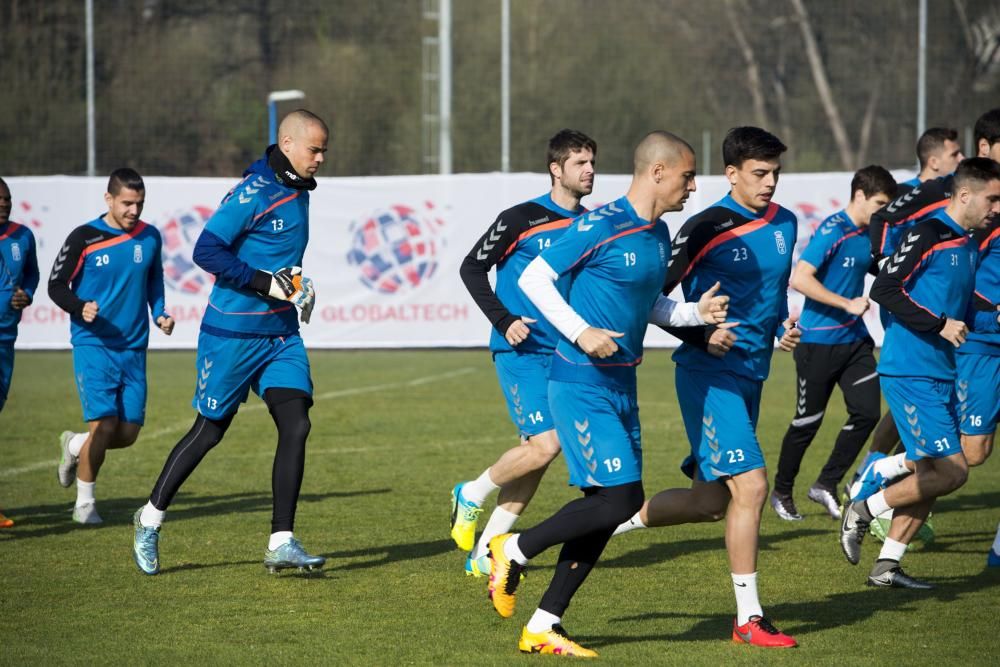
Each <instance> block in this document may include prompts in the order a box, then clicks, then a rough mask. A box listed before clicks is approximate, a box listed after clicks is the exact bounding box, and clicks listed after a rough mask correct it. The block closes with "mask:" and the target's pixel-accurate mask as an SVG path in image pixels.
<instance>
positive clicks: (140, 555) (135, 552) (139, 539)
mask: <svg viewBox="0 0 1000 667" xmlns="http://www.w3.org/2000/svg"><path fill="white" fill-rule="evenodd" d="M141 514H142V508H141V507H140V508H139V509H137V510H136V511H135V514H133V515H132V527H133V528H134V529H135V531H134V532H135V535H134V537H133V538H132V560H134V561H135V564H136V565H138V566H139V569H140V570H142V572H143V573H144V574H149V575H153V574H156V573H157V572H159V571H160V529H159V528H151V527H147V526H144V525H142V522H141V521H139V516H140V515H141Z"/></svg>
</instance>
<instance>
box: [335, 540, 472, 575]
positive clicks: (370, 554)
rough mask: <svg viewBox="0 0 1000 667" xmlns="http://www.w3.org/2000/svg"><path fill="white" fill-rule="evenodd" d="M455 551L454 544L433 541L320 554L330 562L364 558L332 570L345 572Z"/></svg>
mask: <svg viewBox="0 0 1000 667" xmlns="http://www.w3.org/2000/svg"><path fill="white" fill-rule="evenodd" d="M454 551H455V543H454V542H453V541H451V540H450V539H448V540H434V541H433V542H416V543H412V544H389V545H386V546H380V547H367V548H364V549H353V550H351V551H331V552H329V553H325V554H321V555H323V556H326V557H327V559H328V560H327V563H329V562H330V560H333V559H338V560H344V559H354V558H364V559H365V560H363V561H359V562H355V563H347V564H345V565H341V566H335V567H332V568H328V569H332V570H335V571H337V572H341V571H346V570H366V569H368V568H372V567H382V566H384V565H389V564H390V563H398V562H400V561H412V560H416V559H418V558H432V557H434V556H440V555H441V554H445V553H451V552H454Z"/></svg>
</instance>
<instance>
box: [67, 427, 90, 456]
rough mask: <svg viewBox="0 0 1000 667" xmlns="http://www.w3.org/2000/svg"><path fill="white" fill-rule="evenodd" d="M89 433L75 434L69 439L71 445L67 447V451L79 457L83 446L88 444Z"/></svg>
mask: <svg viewBox="0 0 1000 667" xmlns="http://www.w3.org/2000/svg"><path fill="white" fill-rule="evenodd" d="M88 435H89V434H87V433H75V434H74V435H73V437H72V438H70V439H69V444H67V445H66V449H68V450H69V453H70V454H72V455H73V456H79V455H80V450H81V449H83V445H84V443H85V442H87V436H88Z"/></svg>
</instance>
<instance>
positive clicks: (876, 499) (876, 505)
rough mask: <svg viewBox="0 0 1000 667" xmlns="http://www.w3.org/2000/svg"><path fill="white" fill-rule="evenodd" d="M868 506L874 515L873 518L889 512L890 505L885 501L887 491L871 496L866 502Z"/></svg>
mask: <svg viewBox="0 0 1000 667" xmlns="http://www.w3.org/2000/svg"><path fill="white" fill-rule="evenodd" d="M865 504H867V505H868V511H869V512H871V513H872V516H873V517H875V516H879V515H880V514H882V513H883V512H885V511H887V510H888V509H889V508H890V507H889V503H887V502H886V501H885V489H883V490H881V491H879V492H878V493H876V494H875V495H873V496H870V497H869V498H868V500H866V501H865Z"/></svg>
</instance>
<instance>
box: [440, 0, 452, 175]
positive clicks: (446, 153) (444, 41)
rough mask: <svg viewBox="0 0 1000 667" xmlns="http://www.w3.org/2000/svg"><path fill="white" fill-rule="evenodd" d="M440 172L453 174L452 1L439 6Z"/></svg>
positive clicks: (441, 1)
mask: <svg viewBox="0 0 1000 667" xmlns="http://www.w3.org/2000/svg"><path fill="white" fill-rule="evenodd" d="M438 67H440V74H439V76H438V104H439V109H438V113H439V114H440V119H441V120H440V127H439V128H438V132H439V133H440V134H439V135H438V142H439V143H438V171H439V172H440V173H442V174H450V173H451V0H440V3H439V5H438Z"/></svg>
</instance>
